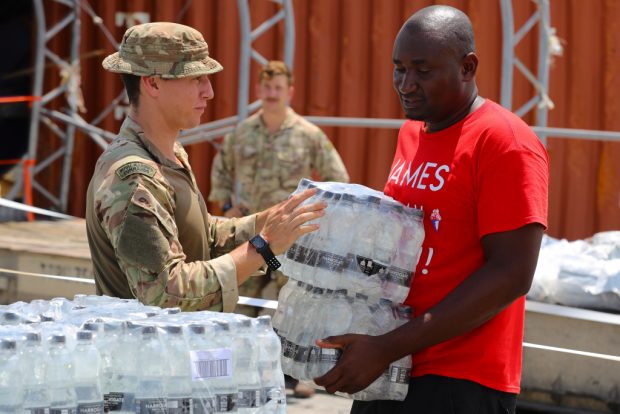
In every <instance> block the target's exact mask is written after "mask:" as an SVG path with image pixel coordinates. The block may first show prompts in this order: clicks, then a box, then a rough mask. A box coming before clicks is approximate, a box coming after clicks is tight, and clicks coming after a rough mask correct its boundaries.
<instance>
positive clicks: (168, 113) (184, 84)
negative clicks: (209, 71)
mask: <svg viewBox="0 0 620 414" xmlns="http://www.w3.org/2000/svg"><path fill="white" fill-rule="evenodd" d="M159 84H160V85H161V86H160V89H161V97H162V98H163V99H161V102H162V103H163V104H164V105H165V106H166V107H165V108H164V110H163V111H162V113H163V114H164V115H163V116H165V117H166V118H167V121H168V122H169V123H171V124H174V125H175V127H176V126H178V129H188V128H193V127H195V126H198V125H200V117H201V116H202V114H203V113H204V111H205V109H207V101H208V100H210V99H213V96H214V92H213V87H212V86H211V82H210V81H209V78H208V77H207V76H206V75H202V76H194V77H187V78H181V79H169V80H164V81H163V82H159ZM177 124H178V125H177Z"/></svg>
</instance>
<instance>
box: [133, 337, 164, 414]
mask: <svg viewBox="0 0 620 414" xmlns="http://www.w3.org/2000/svg"><path fill="white" fill-rule="evenodd" d="M141 334H142V335H141V340H140V345H139V348H138V349H137V351H138V352H137V355H136V359H137V363H138V367H140V369H139V370H138V386H137V387H136V399H135V404H136V414H166V412H167V410H168V407H167V400H166V397H167V394H166V386H165V382H164V376H165V375H166V374H167V369H168V362H167V360H166V354H165V352H164V348H163V346H162V345H161V342H160V341H159V336H158V334H157V328H156V327H154V326H144V327H142V331H141Z"/></svg>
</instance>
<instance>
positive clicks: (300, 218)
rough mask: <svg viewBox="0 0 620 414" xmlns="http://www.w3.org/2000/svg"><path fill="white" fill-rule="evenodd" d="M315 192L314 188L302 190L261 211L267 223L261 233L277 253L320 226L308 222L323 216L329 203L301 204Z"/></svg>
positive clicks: (282, 251)
mask: <svg viewBox="0 0 620 414" xmlns="http://www.w3.org/2000/svg"><path fill="white" fill-rule="evenodd" d="M315 193H316V189H314V188H313V189H309V190H305V191H302V192H301V193H298V194H295V195H293V196H291V197H290V198H289V199H288V200H284V201H282V202H281V203H278V204H276V205H275V206H273V207H271V208H269V209H267V210H265V211H264V212H262V213H260V214H264V217H263V218H264V223H265V224H264V226H263V227H262V230H261V231H260V233H261V234H262V235H263V237H264V238H265V239H266V240H267V241H268V242H269V245H270V247H271V250H272V251H273V253H274V254H275V255H279V254H282V253H284V252H285V251H287V250H288V248H289V247H291V245H292V244H293V243H294V242H295V240H297V239H298V238H299V237H301V236H302V235H304V234H306V233H310V232H312V231H315V230H317V229H318V228H319V225H318V224H306V223H308V222H309V221H312V220H315V219H317V218H319V217H321V216H323V215H324V214H325V208H326V207H327V203H325V202H324V201H319V202H316V203H310V204H304V205H300V204H301V203H303V202H304V201H305V200H307V199H309V198H310V197H312V196H313V195H314V194H315Z"/></svg>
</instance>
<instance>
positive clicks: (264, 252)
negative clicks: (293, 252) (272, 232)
mask: <svg viewBox="0 0 620 414" xmlns="http://www.w3.org/2000/svg"><path fill="white" fill-rule="evenodd" d="M256 239H259V240H260V241H261V242H262V243H261V244H262V246H261V247H257V246H256V244H255V241H256ZM250 244H251V245H252V246H254V248H255V249H256V252H257V253H258V254H260V255H261V256H263V259H264V260H265V263H266V264H267V267H268V268H269V269H270V270H276V269H278V268H279V267H280V266H282V264H281V263H280V261H279V260H278V259H276V256H275V255H274V254H273V251H272V250H271V247H269V243H267V240H265V239H264V238H263V237H262V236H261V235H260V234H257V235H256V236H254V237H253V238H252V239H251V240H250Z"/></svg>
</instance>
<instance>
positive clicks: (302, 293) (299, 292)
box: [274, 280, 312, 374]
mask: <svg viewBox="0 0 620 414" xmlns="http://www.w3.org/2000/svg"><path fill="white" fill-rule="evenodd" d="M289 283H293V286H295V288H294V289H293V291H292V292H291V293H290V294H289V296H288V298H287V301H286V302H282V303H280V301H278V310H280V308H282V315H281V316H278V318H277V319H275V318H274V328H275V329H276V330H277V333H278V336H279V337H280V345H281V347H282V356H281V364H282V371H284V372H285V373H287V374H290V373H291V368H292V364H293V358H294V356H295V346H296V345H295V344H294V343H293V342H292V338H293V335H295V334H296V333H297V329H296V327H295V318H294V317H295V312H297V311H296V310H297V309H301V307H300V305H299V304H300V302H302V301H304V300H305V297H306V296H307V295H309V292H310V291H311V290H312V286H311V285H307V284H305V283H304V282H302V281H296V282H295V281H291V280H289V282H288V283H287V284H289ZM276 315H277V312H276ZM274 316H275V315H274Z"/></svg>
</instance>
